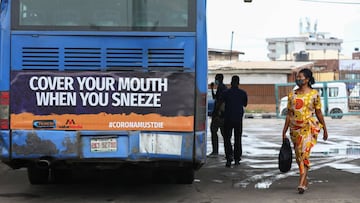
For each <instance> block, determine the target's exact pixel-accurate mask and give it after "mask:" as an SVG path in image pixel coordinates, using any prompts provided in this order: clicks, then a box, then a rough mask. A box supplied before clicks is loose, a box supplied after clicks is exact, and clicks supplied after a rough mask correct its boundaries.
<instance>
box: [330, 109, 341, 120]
mask: <svg viewBox="0 0 360 203" xmlns="http://www.w3.org/2000/svg"><path fill="white" fill-rule="evenodd" d="M342 113H343V112H342V111H341V109H331V111H330V116H331V118H332V119H341V118H342V117H343V116H342V115H331V114H342Z"/></svg>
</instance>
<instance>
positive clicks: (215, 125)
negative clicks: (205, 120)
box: [210, 117, 224, 154]
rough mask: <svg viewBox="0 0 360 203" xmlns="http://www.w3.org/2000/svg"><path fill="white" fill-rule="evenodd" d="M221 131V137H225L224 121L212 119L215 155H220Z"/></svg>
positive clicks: (211, 128)
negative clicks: (219, 136) (219, 135)
mask: <svg viewBox="0 0 360 203" xmlns="http://www.w3.org/2000/svg"><path fill="white" fill-rule="evenodd" d="M219 129H220V133H221V135H222V136H223V137H224V119H223V118H220V117H212V119H211V124H210V131H211V144H212V150H213V151H212V152H213V153H215V154H217V153H219V138H218V130H219Z"/></svg>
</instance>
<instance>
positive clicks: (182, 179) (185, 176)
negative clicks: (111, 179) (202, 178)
mask: <svg viewBox="0 0 360 203" xmlns="http://www.w3.org/2000/svg"><path fill="white" fill-rule="evenodd" d="M194 178H195V171H194V169H182V170H179V171H178V172H177V183H178V184H192V183H193V182H194Z"/></svg>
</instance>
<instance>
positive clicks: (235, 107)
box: [222, 87, 248, 121]
mask: <svg viewBox="0 0 360 203" xmlns="http://www.w3.org/2000/svg"><path fill="white" fill-rule="evenodd" d="M222 98H223V101H224V102H225V120H230V121H241V120H242V117H243V115H244V107H246V106H247V102H248V97H247V93H246V92H245V91H244V90H242V89H240V88H237V87H231V88H230V89H228V90H226V91H225V92H224V93H223V95H222Z"/></svg>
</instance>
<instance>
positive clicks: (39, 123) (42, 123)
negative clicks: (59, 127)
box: [33, 120, 56, 128]
mask: <svg viewBox="0 0 360 203" xmlns="http://www.w3.org/2000/svg"><path fill="white" fill-rule="evenodd" d="M33 127H34V128H56V121H55V120H34V121H33Z"/></svg>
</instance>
